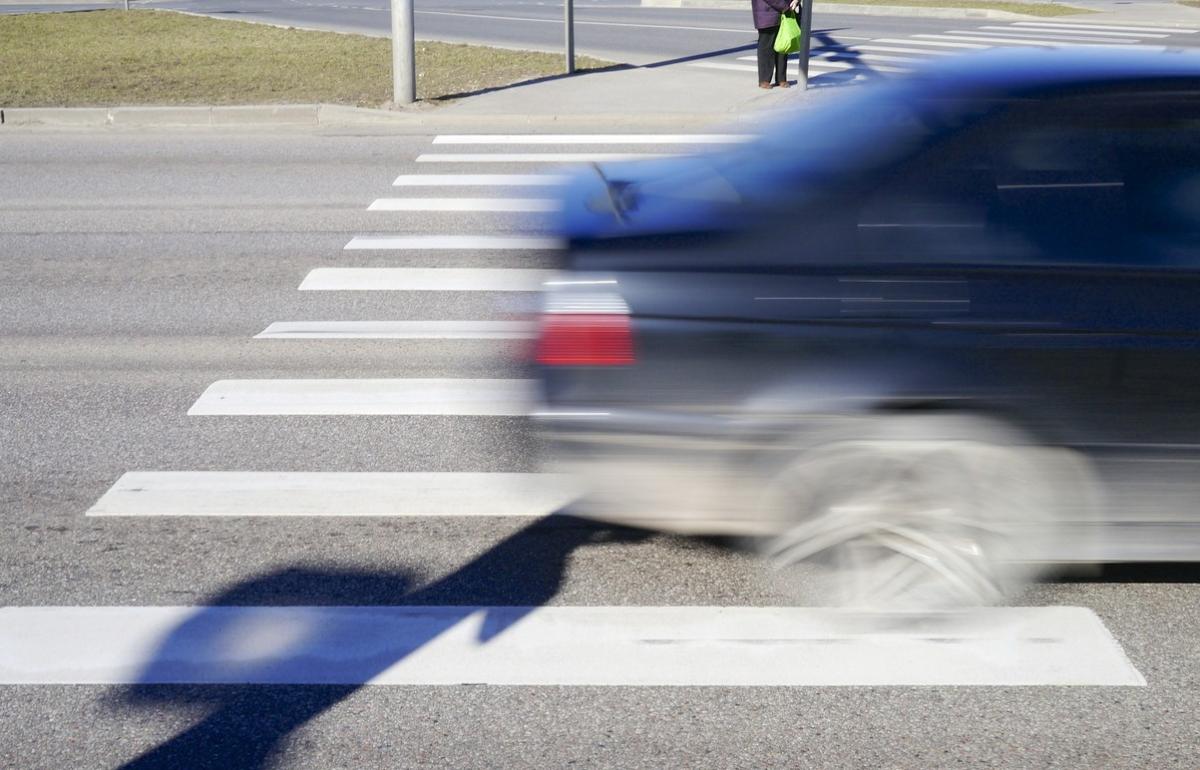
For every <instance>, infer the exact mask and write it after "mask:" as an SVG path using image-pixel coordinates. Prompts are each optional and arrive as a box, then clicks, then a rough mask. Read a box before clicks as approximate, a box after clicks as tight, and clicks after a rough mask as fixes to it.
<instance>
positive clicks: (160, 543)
mask: <svg viewBox="0 0 1200 770" xmlns="http://www.w3.org/2000/svg"><path fill="white" fill-rule="evenodd" d="M602 130H605V129H604V126H603V125H597V126H596V127H595V128H594V129H593V130H592V131H590V132H589V133H595V132H596V131H602ZM130 138H131V137H130V135H128V134H121V133H111V134H68V133H56V134H30V133H12V134H6V135H5V136H4V139H3V141H2V142H0V173H3V175H4V177H5V178H7V179H18V180H20V181H21V183H20V184H19V185H5V186H3V187H0V252H2V253H4V255H5V261H4V270H5V280H4V281H3V282H0V307H3V308H4V312H3V314H2V315H0V435H3V436H4V440H3V442H0V500H2V501H3V503H2V505H0V513H2V515H3V518H4V523H5V529H6V531H7V533H8V536H7V537H5V538H4V539H3V540H0V606H34V607H56V606H66V607H70V606H101V605H113V606H133V607H136V606H158V605H200V606H202V605H205V604H210V603H214V602H217V603H223V604H238V605H241V606H278V605H287V604H303V605H311V604H335V605H396V604H405V603H409V604H411V603H419V604H429V603H437V604H446V605H460V604H468V605H471V604H490V605H498V604H512V605H522V604H528V603H534V604H542V603H545V604H550V605H555V606H589V605H611V606H622V605H635V606H636V605H646V606H661V605H685V606H725V607H737V606H769V605H778V604H787V603H789V601H790V600H789V594H788V593H787V592H786V591H784V590H782V589H781V587H780V586H779V585H778V584H775V583H772V582H771V581H768V580H765V579H764V578H763V575H762V573H761V568H760V567H759V566H758V564H757V563H756V561H755V560H754V559H753V558H752V557H751V556H749V555H747V554H746V553H743V552H740V551H738V550H733V549H730V548H727V547H724V546H722V545H721V544H718V543H714V542H709V541H705V540H697V539H689V538H681V537H667V536H655V535H647V534H644V533H632V532H627V531H617V532H608V531H605V530H604V529H603V528H599V529H597V530H596V531H595V532H593V531H591V530H590V529H589V528H588V527H586V526H585V525H583V524H580V523H576V524H570V523H567V524H559V525H553V524H550V523H546V524H542V525H535V526H533V527H532V528H530V527H529V523H528V522H527V521H522V520H513V519H488V518H481V519H461V518H458V519H442V518H427V519H419V518H417V519H405V518H370V517H362V518H360V517H322V516H316V517H278V518H246V517H237V516H235V517H228V518H218V517H182V518H167V517H155V516H149V517H137V518H89V517H86V516H85V515H84V513H85V511H87V509H88V508H89V507H90V506H91V505H92V503H94V502H95V500H96V499H97V498H98V497H99V496H100V495H101V494H103V493H104V491H105V490H106V489H107V488H108V487H109V486H110V485H111V484H113V483H114V482H115V481H116V480H117V478H119V476H120V475H121V474H122V473H125V472H127V471H130V470H151V471H169V470H179V471H198V470H242V471H297V472H300V471H334V470H345V471H350V470H353V471H364V470H424V471H511V472H521V471H527V470H532V469H533V468H535V467H536V461H537V446H536V442H535V441H534V439H533V437H532V436H531V435H530V431H529V427H528V425H527V424H526V422H525V420H524V419H521V418H506V417H447V416H432V417H402V416H392V417H387V416H385V417H356V416H348V415H341V416H328V417H303V416H279V417H234V416H229V417H189V416H187V414H186V411H187V409H188V407H189V405H190V404H191V403H192V402H193V401H194V400H195V399H196V398H197V397H198V396H199V394H200V393H201V392H202V391H203V389H204V388H205V387H206V386H207V385H208V384H209V383H211V382H213V381H215V380H217V379H229V378H260V377H261V378H281V377H422V376H426V377H466V378H477V377H510V376H519V375H520V372H521V371H522V369H521V367H522V364H521V363H520V362H521V351H522V346H521V345H520V344H518V343H488V342H482V341H462V340H458V341H455V340H425V341H411V340H409V341H405V340H254V339H251V338H252V336H253V335H255V334H256V333H258V332H259V331H261V330H262V328H263V327H265V326H266V325H267V324H268V323H271V322H274V321H281V320H384V319H495V318H507V317H509V316H510V314H512V313H514V312H519V311H521V310H522V309H523V308H524V307H525V306H526V304H527V303H523V302H522V301H521V300H520V298H519V297H514V296H513V295H504V294H497V293H491V292H471V293H466V292H462V293H455V292H391V291H377V292H299V291H297V286H298V285H299V283H300V281H301V280H302V279H303V278H304V276H305V275H306V274H307V273H308V271H310V270H311V269H313V268H317V267H331V266H342V267H355V266H379V267H382V266H392V267H439V266H457V267H470V266H476V267H485V266H486V267H537V266H546V265H547V264H549V262H548V259H550V257H548V255H546V254H544V253H540V252H521V251H512V252H476V251H459V252H450V251H411V252H361V251H360V252H355V251H345V250H343V248H342V247H343V246H344V245H345V243H346V242H347V240H348V239H349V238H350V237H352V236H355V235H362V234H389V233H390V234H447V233H460V234H461V233H487V232H491V233H496V232H504V233H512V232H516V231H524V230H529V229H534V230H536V229H539V228H540V227H541V224H540V223H539V222H538V221H536V220H521V219H518V218H515V217H513V216H510V215H492V214H472V213H466V214H463V213H458V214H446V213H427V214H422V213H383V212H367V211H366V208H367V206H368V204H369V203H370V202H371V201H372V200H374V199H375V198H379V197H385V196H399V195H405V194H407V195H419V194H420V192H419V191H412V192H408V193H405V192H404V191H400V190H398V188H393V187H392V186H391V183H392V181H393V179H394V178H395V176H396V175H397V174H401V173H430V172H431V171H430V167H431V164H426V163H416V162H414V161H415V158H416V156H417V155H418V154H421V153H428V152H433V151H440V150H444V149H445V147H444V146H442V145H434V144H432V143H431V140H432V138H431V137H430V136H428V135H426V136H416V135H413V136H391V135H370V134H369V132H368V133H367V134H365V135H364V134H362V133H360V132H358V131H341V132H337V131H313V130H298V129H297V130H287V131H273V132H270V133H266V132H254V133H232V132H230V131H225V132H221V133H215V132H212V131H206V132H193V133H181V132H166V133H155V132H151V131H143V132H142V133H140V134H138V135H137V136H136V141H131V140H130ZM618 148H619V149H626V150H627V149H628V147H621V146H620V145H618V144H616V143H614V144H612V145H598V146H595V147H593V148H591V149H596V150H614V149H618ZM478 149H479V151H481V152H494V151H500V150H501V149H505V148H496V147H491V148H478ZM524 149H529V148H528V147H525V148H524ZM537 149H539V150H543V151H549V152H554V151H561V149H562V148H561V146H560V147H556V146H553V145H551V146H546V147H538V148H537ZM666 149H670V147H669V145H667V144H664V145H663V146H656V145H647V146H644V147H639V150H641V151H647V152H649V151H654V150H666ZM545 169H546V167H545V166H542V165H533V166H530V165H527V164H522V165H519V166H518V165H507V164H502V163H501V164H489V168H488V169H487V171H489V172H495V173H516V172H522V173H529V172H530V171H541V170H545ZM466 170H468V169H464V168H457V167H455V168H438V169H437V171H438V172H443V173H462V172H463V171H466ZM470 170H471V171H478V169H470ZM439 194H446V195H460V194H479V193H478V191H472V192H466V191H465V189H464V188H447V189H446V190H444V191H440V192H439ZM510 194H511V193H510ZM500 545H503V547H504V548H505V549H506V550H504V551H503V553H505V554H507V556H506V558H503V559H497V558H491V559H486V558H484V559H483V560H482V561H481V555H482V554H486V553H488V552H489V549H493V548H496V547H497V546H500ZM563 554H567V555H568V557H567V558H565V560H564V556H563ZM472 564H474V565H475V566H474V568H473V570H472V571H466V572H464V567H466V566H467V565H472ZM1198 577H1200V573H1198V572H1197V571H1196V570H1195V569H1192V568H1174V569H1154V568H1127V569H1123V570H1120V571H1113V572H1111V573H1110V574H1108V575H1107V576H1094V577H1090V578H1085V579H1081V580H1079V581H1077V582H1059V583H1047V584H1042V585H1039V586H1036V587H1035V588H1034V589H1032V590H1031V592H1030V593H1029V594H1028V595H1027V596H1025V597H1023V598H1022V599H1021V601H1022V603H1025V604H1029V605H1072V606H1082V607H1088V608H1091V609H1093V610H1095V611H1096V612H1097V614H1098V615H1099V616H1100V618H1101V619H1102V620H1103V622H1104V623H1105V625H1106V626H1107V627H1108V629H1109V630H1110V631H1111V633H1112V634H1113V635H1114V637H1115V638H1116V640H1117V642H1118V643H1119V644H1120V645H1121V646H1122V647H1123V648H1124V650H1125V652H1126V654H1127V655H1128V656H1129V658H1130V660H1131V661H1132V663H1133V664H1134V665H1135V666H1136V667H1137V668H1138V669H1139V670H1140V671H1141V672H1142V673H1143V674H1144V675H1145V677H1146V679H1147V682H1148V684H1147V686H1146V687H1140V688H1136V687H1118V688H1104V687H1074V688H1069V687H1010V688H1000V687H995V688H992V687H983V688H980V687H866V688H863V687H828V688H820V687H806V688H785V687H569V686H568V687H504V686H484V685H460V686H445V687H420V686H411V687H407V686H406V687H390V686H370V687H365V688H361V689H359V688H355V687H339V686H323V687H322V686H271V687H264V686H256V685H237V684H232V685H226V686H203V687H197V686H154V687H143V688H138V689H129V688H122V687H108V686H96V685H88V684H86V683H82V682H81V683H79V684H73V685H56V686H2V687H0V710H3V713H4V714H5V718H4V720H2V721H0V766H5V767H19V768H63V767H117V766H120V765H121V764H122V763H125V762H129V761H131V760H133V759H134V758H135V757H138V756H139V755H141V754H142V753H143V752H145V751H147V750H150V749H151V748H152V747H155V746H157V745H160V744H163V743H164V742H170V741H173V740H175V739H176V738H179V737H180V736H182V737H181V738H180V740H179V741H176V743H174V744H172V745H175V746H183V747H185V748H188V749H189V750H190V751H191V752H192V753H190V754H188V755H187V760H186V762H177V763H176V764H173V765H172V764H170V763H168V762H166V761H162V762H159V763H158V764H157V765H155V764H153V763H150V764H149V765H145V764H144V765H142V766H159V767H168V766H174V767H180V766H189V767H210V766H221V767H223V768H230V767H237V766H245V764H246V763H247V762H248V761H249V758H250V757H251V756H253V755H254V753H255V752H256V751H257V750H258V749H260V748H262V747H263V746H264V745H266V746H273V747H274V749H273V752H272V757H273V762H272V765H271V766H274V767H279V768H339V767H346V768H350V767H354V768H368V767H455V768H474V767H480V768H482V767H564V766H575V767H596V768H600V767H604V768H608V767H631V768H638V767H645V768H651V767H664V766H673V767H730V768H733V767H745V768H759V767H764V766H788V767H814V768H830V767H845V768H855V767H867V766H870V767H883V766H885V767H897V768H926V767H948V766H955V767H979V768H997V767H1012V768H1025V767H1061V768H1079V767H1154V768H1172V767H1178V768H1187V767H1194V766H1195V758H1196V747H1197V745H1200V724H1198V723H1197V721H1196V720H1195V718H1194V716H1195V713H1196V712H1197V709H1198V708H1200V658H1198V657H1197V656H1196V655H1195V640H1196V638H1197V637H1198V636H1200V610H1198V608H1200V586H1198V585H1197V578H1198ZM442 578H450V579H448V580H441V582H439V580H440V579H442ZM206 715H215V716H207V717H206ZM196 726H199V727H196ZM193 728H194V729H193ZM201 728H202V729H201ZM189 729H193V732H190V733H189V732H188V731H189ZM195 729H200V732H199V733H196V732H195ZM189 736H191V737H189ZM197 736H199V737H200V738H202V739H203V740H201V741H196V740H195V738H196V737H197ZM189 741H192V742H190V743H189ZM230 752H233V753H232V754H231V753H230ZM238 752H240V753H238ZM230 756H234V757H239V758H240V761H239V760H238V759H234V760H230V759H229V757H230Z"/></svg>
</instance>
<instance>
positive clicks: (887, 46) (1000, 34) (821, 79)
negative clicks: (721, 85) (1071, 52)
mask: <svg viewBox="0 0 1200 770" xmlns="http://www.w3.org/2000/svg"><path fill="white" fill-rule="evenodd" d="M1197 32H1200V28H1194V29H1193V28H1185V27H1153V26H1142V25H1137V24H1129V25H1117V24H1091V23H1088V22H1084V21H1080V22H1074V21H1018V22H1013V23H1011V24H995V23H992V24H983V25H980V26H978V27H975V28H972V29H965V28H964V29H950V30H945V31H942V32H936V33H914V34H912V35H909V36H908V37H879V38H874V39H869V40H865V41H864V42H862V43H854V44H850V43H843V42H839V41H838V39H837V36H836V35H835V34H829V35H824V34H820V33H818V34H817V35H815V36H814V38H813V41H812V49H811V51H810V57H809V63H808V73H809V78H810V79H811V80H812V81H813V82H814V85H821V84H822V83H829V84H834V83H847V82H866V81H869V80H871V79H873V78H878V77H887V76H891V75H898V74H902V73H906V72H911V71H912V70H913V69H915V68H917V67H919V66H920V65H921V64H923V63H925V62H931V61H938V60H941V59H944V58H945V57H947V56H953V55H954V54H957V53H967V52H970V51H981V50H986V49H989V48H1013V47H1021V46H1036V47H1052V48H1060V47H1078V46H1096V45H1101V46H1147V45H1150V46H1160V47H1178V46H1189V45H1195V44H1196V43H1195V40H1196V38H1195V37H1194V36H1195V35H1196V33H1197ZM689 66H691V67H698V68H702V69H709V70H713V71H715V72H717V71H719V72H729V73H757V71H758V67H757V57H756V55H753V54H751V55H741V56H726V57H722V58H718V59H711V60H706V61H701V62H693V63H691V64H690V65H689ZM788 76H789V78H792V79H795V78H797V77H798V76H799V62H798V60H797V58H796V57H795V56H792V57H791V58H790V60H789V62H788Z"/></svg>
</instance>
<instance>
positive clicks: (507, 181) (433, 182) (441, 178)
mask: <svg viewBox="0 0 1200 770" xmlns="http://www.w3.org/2000/svg"><path fill="white" fill-rule="evenodd" d="M566 182H567V177H565V176H562V175H559V174H401V175H400V176H398V177H396V181H394V182H392V186H393V187H539V186H545V187H550V186H554V185H561V184H565V183H566Z"/></svg>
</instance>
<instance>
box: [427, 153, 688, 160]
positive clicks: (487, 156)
mask: <svg viewBox="0 0 1200 770" xmlns="http://www.w3.org/2000/svg"><path fill="white" fill-rule="evenodd" d="M665 157H670V153H649V152H495V153H493V152H458V153H454V152H427V153H422V154H421V155H418V156H417V163H614V162H617V161H623V160H641V159H645V158H665Z"/></svg>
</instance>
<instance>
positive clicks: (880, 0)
mask: <svg viewBox="0 0 1200 770" xmlns="http://www.w3.org/2000/svg"><path fill="white" fill-rule="evenodd" d="M1197 2H1200V0H1197ZM838 3H849V4H852V5H891V6H898V7H904V8H964V9H967V10H976V9H978V10H985V11H1008V12H1009V13H1022V14H1025V15H1026V16H1075V15H1077V14H1081V13H1092V11H1089V10H1088V9H1086V8H1076V7H1074V6H1070V5H1060V4H1058V3H1006V2H1003V0H996V1H995V2H993V0H820V4H821V5H837V4H838Z"/></svg>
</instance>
